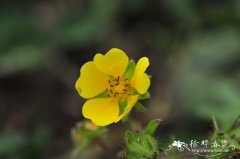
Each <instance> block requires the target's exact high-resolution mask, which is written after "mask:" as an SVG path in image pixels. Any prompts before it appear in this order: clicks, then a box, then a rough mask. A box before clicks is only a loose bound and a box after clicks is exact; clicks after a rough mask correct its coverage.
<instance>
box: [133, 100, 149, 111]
mask: <svg viewBox="0 0 240 159" xmlns="http://www.w3.org/2000/svg"><path fill="white" fill-rule="evenodd" d="M134 107H135V108H136V109H137V110H138V111H140V112H145V111H146V108H145V107H144V106H143V105H142V104H141V103H139V102H137V103H136V104H135V105H134Z"/></svg>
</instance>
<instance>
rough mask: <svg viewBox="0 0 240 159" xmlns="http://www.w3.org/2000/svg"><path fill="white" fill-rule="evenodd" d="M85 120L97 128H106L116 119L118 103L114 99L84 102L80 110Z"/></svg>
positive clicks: (97, 99) (96, 99)
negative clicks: (88, 120)
mask: <svg viewBox="0 0 240 159" xmlns="http://www.w3.org/2000/svg"><path fill="white" fill-rule="evenodd" d="M82 113H83V116H84V117H85V118H88V119H91V120H92V122H93V123H94V124H96V125H98V126H106V125H109V124H111V123H113V122H115V121H116V119H117V118H118V113H119V107H118V102H117V100H116V99H114V98H94V99H90V100H88V101H86V102H85V103H84V105H83V108H82Z"/></svg>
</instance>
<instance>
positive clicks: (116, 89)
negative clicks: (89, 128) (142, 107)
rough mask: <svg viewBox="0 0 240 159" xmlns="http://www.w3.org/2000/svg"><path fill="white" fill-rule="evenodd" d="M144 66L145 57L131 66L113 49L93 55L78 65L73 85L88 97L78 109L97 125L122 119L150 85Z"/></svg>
mask: <svg viewBox="0 0 240 159" xmlns="http://www.w3.org/2000/svg"><path fill="white" fill-rule="evenodd" d="M148 66H149V61H148V58H147V57H142V58H141V59H140V60H139V61H138V62H137V64H136V65H135V63H134V62H133V61H132V60H129V59H128V56H127V55H126V54H125V53H124V52H123V51H122V50H120V49H117V48H113V49H111V50H110V51H108V52H107V53H106V54H105V55H102V54H100V53H98V54H96V55H95V56H94V59H93V61H89V62H87V63H85V64H84V65H83V66H82V68H81V69H80V77H79V79H78V80H77V82H76V84H75V87H76V89H77V90H78V92H79V95H80V96H82V97H83V98H86V99H88V100H87V101H86V102H85V103H84V105H83V108H82V113H83V116H84V117H85V118H87V119H90V120H92V122H93V123H94V124H96V125H98V126H106V125H109V124H111V123H116V122H118V121H119V120H120V119H122V118H123V117H124V116H125V115H126V114H128V112H129V111H130V110H131V109H132V107H133V106H134V105H135V104H136V102H137V100H138V98H139V96H140V95H143V94H145V93H146V92H147V90H148V88H149V86H150V79H149V77H148V75H147V74H146V73H145V70H146V69H147V67H148Z"/></svg>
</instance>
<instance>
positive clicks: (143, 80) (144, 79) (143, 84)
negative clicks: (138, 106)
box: [134, 73, 150, 94]
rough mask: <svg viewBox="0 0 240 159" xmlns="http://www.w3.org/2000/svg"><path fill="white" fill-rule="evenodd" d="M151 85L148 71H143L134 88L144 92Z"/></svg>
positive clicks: (141, 92)
mask: <svg viewBox="0 0 240 159" xmlns="http://www.w3.org/2000/svg"><path fill="white" fill-rule="evenodd" d="M149 86H150V79H149V77H148V75H147V74H146V73H142V74H141V75H139V76H137V79H136V83H135V85H134V88H135V89H136V90H137V91H138V92H139V93H140V94H144V93H146V92H147V90H148V88H149Z"/></svg>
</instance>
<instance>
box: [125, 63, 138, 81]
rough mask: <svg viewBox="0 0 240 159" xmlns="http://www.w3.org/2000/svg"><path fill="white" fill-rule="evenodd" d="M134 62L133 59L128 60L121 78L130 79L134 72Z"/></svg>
mask: <svg viewBox="0 0 240 159" xmlns="http://www.w3.org/2000/svg"><path fill="white" fill-rule="evenodd" d="M135 67H136V66H135V62H134V61H133V60H130V61H129V62H128V66H127V68H126V70H125V72H124V74H123V79H128V80H129V81H130V80H131V79H132V77H133V74H134V72H135Z"/></svg>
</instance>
